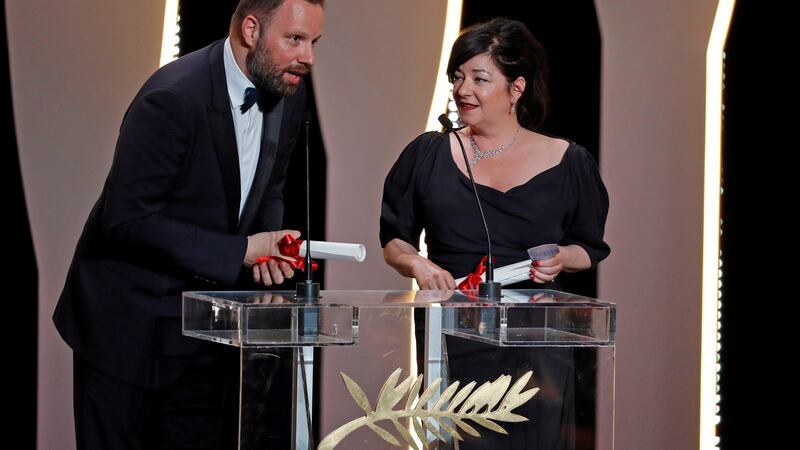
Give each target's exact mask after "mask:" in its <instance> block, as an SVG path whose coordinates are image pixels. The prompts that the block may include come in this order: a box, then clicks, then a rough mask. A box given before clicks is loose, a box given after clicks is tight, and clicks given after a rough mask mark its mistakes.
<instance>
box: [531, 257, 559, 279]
mask: <svg viewBox="0 0 800 450" xmlns="http://www.w3.org/2000/svg"><path fill="white" fill-rule="evenodd" d="M562 270H564V260H563V257H562V253H561V252H559V253H557V254H556V255H555V256H553V257H552V258H548V259H542V260H540V261H533V262H532V263H531V280H532V281H533V282H534V283H540V284H544V283H550V282H552V281H555V279H556V277H557V276H558V274H559V273H560V272H561V271H562Z"/></svg>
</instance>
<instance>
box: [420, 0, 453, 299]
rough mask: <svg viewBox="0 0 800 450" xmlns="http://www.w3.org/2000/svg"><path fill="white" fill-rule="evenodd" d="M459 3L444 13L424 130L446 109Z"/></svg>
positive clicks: (422, 245)
mask: <svg viewBox="0 0 800 450" xmlns="http://www.w3.org/2000/svg"><path fill="white" fill-rule="evenodd" d="M461 4H462V0H448V1H447V12H446V13H445V21H444V34H443V35H442V53H441V55H439V69H438V70H437V71H436V87H435V88H434V89H433V98H432V99H431V109H430V112H429V113H428V122H427V123H426V124H425V130H436V129H439V128H441V125H440V124H439V115H440V114H442V113H443V112H445V111H447V110H448V109H447V104H448V101H449V98H450V90H451V87H450V80H448V79H447V74H446V73H445V71H446V70H447V61H448V60H449V59H450V48H451V47H453V42H455V41H456V38H457V37H458V32H459V30H460V29H461ZM419 254H420V255H422V256H424V257H426V258H427V257H428V246H427V245H425V230H422V235H421V236H420V238H419ZM411 288H412V289H414V290H417V289H419V286H418V285H417V280H412V281H411Z"/></svg>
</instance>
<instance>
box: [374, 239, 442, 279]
mask: <svg viewBox="0 0 800 450" xmlns="http://www.w3.org/2000/svg"><path fill="white" fill-rule="evenodd" d="M383 258H384V259H385V260H386V262H387V263H388V264H389V265H390V266H392V267H394V269H395V270H396V271H397V272H399V273H400V275H403V276H405V277H413V278H414V279H416V280H417V284H418V285H419V287H420V289H455V288H456V281H455V280H454V279H453V276H452V275H450V272H448V271H446V270H444V269H442V268H441V267H439V266H437V265H436V264H434V263H432V262H431V261H430V260H428V259H427V258H423V257H422V256H420V255H419V253H417V249H416V248H414V246H413V245H411V244H409V243H408V242H406V241H404V240H402V239H392V240H391V241H389V243H387V244H386V246H385V247H383Z"/></svg>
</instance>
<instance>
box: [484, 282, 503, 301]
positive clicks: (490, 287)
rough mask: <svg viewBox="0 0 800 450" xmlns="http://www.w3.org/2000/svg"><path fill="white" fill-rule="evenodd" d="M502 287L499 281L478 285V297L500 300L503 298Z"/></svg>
mask: <svg viewBox="0 0 800 450" xmlns="http://www.w3.org/2000/svg"><path fill="white" fill-rule="evenodd" d="M501 286H502V285H501V284H500V283H498V282H497V281H492V282H488V281H484V282H481V283H478V297H485V298H490V299H492V300H500V297H501V296H502V287H501Z"/></svg>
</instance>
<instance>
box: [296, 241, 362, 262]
mask: <svg viewBox="0 0 800 450" xmlns="http://www.w3.org/2000/svg"><path fill="white" fill-rule="evenodd" d="M305 254H306V241H303V243H302V244H300V257H301V258H302V257H303V256H305ZM366 256H367V249H366V248H365V247H364V244H350V243H347V242H328V241H311V257H312V258H316V259H337V260H339V261H355V262H362V261H364V258H366Z"/></svg>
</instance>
